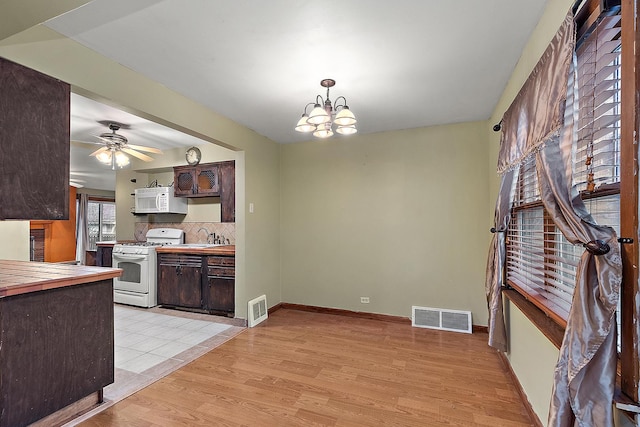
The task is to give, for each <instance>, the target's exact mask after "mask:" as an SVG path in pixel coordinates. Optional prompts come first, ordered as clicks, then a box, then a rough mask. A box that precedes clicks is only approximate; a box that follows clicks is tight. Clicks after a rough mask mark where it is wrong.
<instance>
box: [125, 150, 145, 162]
mask: <svg viewBox="0 0 640 427" xmlns="http://www.w3.org/2000/svg"><path fill="white" fill-rule="evenodd" d="M121 150H122V151H124V152H125V153H127V154H131V155H132V156H133V157H137V158H139V159H140V160H144V161H145V162H150V161H152V160H153V157H149V156H147V155H146V154H142V153H138V152H137V151H134V150H132V149H131V148H127V147H122V148H121Z"/></svg>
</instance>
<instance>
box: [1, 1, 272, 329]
mask: <svg viewBox="0 0 640 427" xmlns="http://www.w3.org/2000/svg"><path fill="white" fill-rule="evenodd" d="M38 3H42V7H45V9H46V4H47V2H46V1H42V2H38V1H35V2H32V4H31V8H32V9H34V10H35V9H38V7H37V4H38ZM65 4H67V3H65ZM68 4H69V5H70V6H69V7H72V5H73V4H74V2H71V1H68ZM9 10H10V11H11V10H12V9H9ZM16 10H17V9H16ZM29 10H31V9H29ZM29 10H26V11H25V10H22V9H20V11H21V13H31V12H30V11H29ZM34 14H35V12H34ZM13 19H17V17H15V16H11V14H3V15H1V16H0V28H7V27H6V26H5V24H7V25H8V22H9V21H11V20H13ZM21 19H22V18H21ZM34 19H35V18H34ZM23 21H25V22H31V21H29V20H28V19H26V20H23ZM0 56H3V57H5V58H7V59H10V60H12V61H15V62H18V63H20V64H23V65H26V66H28V67H31V68H34V69H36V70H39V71H41V72H43V73H45V74H48V75H51V76H53V77H56V78H59V79H61V80H63V81H66V82H68V83H70V84H71V85H72V90H73V91H74V92H76V93H80V94H82V95H85V96H89V97H92V98H95V99H98V100H100V101H102V102H105V103H107V104H109V105H113V106H116V107H119V108H122V109H124V110H126V111H129V112H131V113H133V114H138V115H140V116H142V117H145V118H147V119H150V120H154V121H157V122H159V123H162V124H165V125H167V126H171V127H173V128H175V129H178V130H181V131H183V132H187V133H189V134H192V135H194V136H198V137H200V138H202V139H204V140H206V141H209V142H212V143H217V144H219V145H224V146H225V147H228V148H231V149H233V150H234V151H235V152H236V153H235V156H236V172H237V176H236V189H237V193H236V206H237V209H236V274H237V276H236V315H237V317H241V318H246V313H247V307H246V303H247V301H248V300H250V299H252V298H254V297H256V296H259V295H261V294H266V295H267V299H268V301H269V304H270V305H273V304H275V303H277V302H279V301H280V283H279V281H280V274H279V264H280V261H279V260H280V257H279V252H278V244H279V243H278V242H279V219H280V211H279V200H280V190H279V148H278V144H277V143H275V142H273V141H271V140H269V139H267V138H265V137H263V136H260V135H258V134H256V133H255V132H253V131H251V130H250V129H247V128H245V127H243V126H241V125H239V124H237V123H235V122H233V121H231V120H229V119H226V118H225V117H222V116H220V115H218V114H216V113H215V112H213V111H210V110H208V109H206V108H204V107H203V106H202V105H200V104H197V103H195V102H193V101H191V100H189V99H187V98H185V97H184V96H182V95H179V94H177V93H175V92H172V91H171V90H169V89H167V88H166V87H164V86H162V85H160V84H158V83H156V82H153V81H151V80H149V79H147V78H145V77H143V76H141V75H139V74H137V73H135V72H133V71H132V70H130V69H127V68H126V67H123V66H121V65H119V64H117V63H115V62H114V61H110V60H108V59H106V58H104V57H102V56H100V55H98V54H97V53H95V52H93V51H91V50H89V49H87V48H85V47H83V46H81V45H79V44H78V43H75V42H73V41H72V40H69V39H67V38H65V37H63V36H61V35H60V34H58V33H56V32H54V31H52V30H49V29H48V28H46V27H44V26H41V25H39V26H35V27H32V28H29V29H27V30H25V31H23V32H21V33H19V34H15V35H13V36H11V37H8V38H5V39H3V40H0ZM131 174H133V175H135V174H136V173H135V172H131ZM125 175H126V174H125ZM125 175H122V174H118V176H117V177H116V182H117V183H116V185H117V186H118V191H117V192H116V203H117V204H119V206H118V209H117V215H118V237H119V238H120V237H121V236H123V235H127V236H129V235H133V224H134V222H131V223H130V224H131V227H128V226H127V225H126V223H127V221H124V220H121V218H124V217H127V215H131V214H130V205H131V201H130V195H129V193H130V192H123V191H120V188H127V189H128V188H129V186H128V184H127V182H128V180H129V179H130V177H129V176H125ZM137 175H138V176H142V175H143V174H140V173H138V174H137ZM139 182H140V181H139ZM133 188H135V186H131V189H133ZM246 200H249V201H252V202H254V203H255V205H256V206H257V207H259V209H257V210H256V213H254V214H250V215H249V214H248V213H247V203H246V202H245V201H246ZM8 227H9V228H11V225H9V226H8ZM27 230H28V228H27ZM20 240H21V241H22V240H24V244H25V245H27V248H28V231H27V232H24V239H20ZM18 245H20V246H22V243H21V242H19V243H18Z"/></svg>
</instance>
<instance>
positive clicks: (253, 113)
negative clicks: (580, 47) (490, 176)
mask: <svg viewBox="0 0 640 427" xmlns="http://www.w3.org/2000/svg"><path fill="white" fill-rule="evenodd" d="M545 4H546V1H545V0H518V1H514V0H482V1H479V0H457V1H441V0H438V1H436V0H396V1H393V2H391V1H388V0H324V1H319V2H311V1H300V0H269V1H264V0H217V1H211V0H190V1H189V2H185V1H181V0H137V1H135V2H132V1H130V0H94V1H92V2H90V3H88V4H86V5H85V6H82V7H80V8H78V9H76V10H74V11H71V12H69V13H67V14H64V15H62V16H59V17H57V18H54V19H52V20H50V21H48V22H47V23H46V25H47V26H49V27H50V28H52V29H54V30H56V31H58V32H60V33H62V34H64V35H66V36H67V37H70V38H73V39H74V40H76V41H78V42H79V43H82V44H83V45H86V46H88V47H89V48H91V49H93V50H95V51H97V52H98V53H100V54H102V55H104V56H107V57H109V58H111V59H113V60H115V61H117V62H119V63H121V64H123V65H124V66H126V67H128V68H131V69H133V70H135V71H137V72H139V73H141V74H144V75H146V76H148V77H149V78H151V79H153V80H155V81H158V82H160V83H161V84H163V85H165V86H167V87H169V88H170V89H173V90H174V91H176V92H179V93H182V94H184V95H185V96H187V97H188V98H191V99H193V100H195V101H197V102H199V103H201V104H203V105H205V106H207V107H209V108H210V109H212V110H214V111H216V112H218V113H220V114H222V115H224V116H226V117H229V118H231V119H233V120H235V121H236V122H238V123H240V124H242V125H244V126H246V127H248V128H250V129H253V130H255V131H256V132H258V133H260V134H262V135H265V136H267V137H269V138H271V139H272V140H274V141H276V142H280V143H292V142H298V141H306V140H308V139H310V136H309V135H308V134H300V133H298V132H295V131H294V130H293V127H294V125H295V123H296V121H297V120H298V119H299V118H300V116H301V114H302V112H303V108H304V106H305V105H306V104H307V103H308V102H312V101H314V100H315V97H316V95H318V94H320V95H322V96H323V97H324V96H325V90H324V89H323V88H322V87H321V86H320V80H322V79H324V78H333V79H335V80H336V82H337V83H336V86H335V87H334V88H333V89H332V90H331V94H330V98H331V99H332V100H335V99H336V98H337V97H338V96H341V95H342V96H345V97H346V99H347V101H348V104H349V106H350V107H351V110H352V111H353V112H354V113H355V115H356V117H357V119H358V124H357V126H358V130H359V132H360V133H365V134H366V133H372V132H380V131H389V130H397V129H407V128H415V127H423V126H430V125H437V124H447V123H457V122H465V121H475V120H486V119H488V118H489V116H490V114H491V113H492V111H493V109H494V108H495V105H496V103H497V101H498V98H499V96H500V94H501V93H502V91H503V89H504V87H505V85H506V83H507V80H508V78H509V76H510V75H511V72H512V71H513V68H514V67H515V64H516V63H517V61H518V59H519V56H520V53H521V51H522V48H523V46H524V44H525V43H526V41H527V40H528V38H529V36H530V34H531V32H532V30H533V28H534V27H535V25H536V23H537V22H538V20H539V18H540V16H541V14H542V11H543V10H544V7H545ZM91 114H95V115H96V116H95V117H91V116H90V115H89V114H84V113H78V114H77V116H76V117H75V118H74V120H76V119H77V120H79V119H80V116H82V117H83V118H84V119H85V120H86V122H87V123H89V122H90V121H91V120H93V121H94V122H95V121H96V120H105V119H107V117H106V116H105V115H104V113H102V112H101V111H99V110H98V111H94V112H92V113H91ZM77 126H80V125H77ZM74 127H75V125H74ZM125 136H126V135H125ZM139 142H140V141H138V140H136V141H135V142H134V141H133V139H131V143H133V144H138V143H139ZM140 144H141V145H144V144H142V143H140Z"/></svg>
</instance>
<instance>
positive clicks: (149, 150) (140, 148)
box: [127, 144, 162, 154]
mask: <svg viewBox="0 0 640 427" xmlns="http://www.w3.org/2000/svg"><path fill="white" fill-rule="evenodd" d="M127 147H129V148H133V149H134V150H138V151H146V152H147V153H156V154H162V150H160V149H158V148H153V147H145V146H142V145H133V144H127Z"/></svg>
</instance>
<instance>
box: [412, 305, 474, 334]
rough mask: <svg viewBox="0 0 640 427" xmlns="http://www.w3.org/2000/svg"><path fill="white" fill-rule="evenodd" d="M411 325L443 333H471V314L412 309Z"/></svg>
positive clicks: (427, 308)
mask: <svg viewBox="0 0 640 427" xmlns="http://www.w3.org/2000/svg"><path fill="white" fill-rule="evenodd" d="M411 325H412V326H415V327H418V328H431V329H440V330H443V331H454V332H465V333H467V334H470V333H471V330H472V327H473V325H472V324H471V312H470V311H460V310H445V309H442V308H431V307H416V306H415V305H414V306H413V307H412V308H411Z"/></svg>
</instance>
